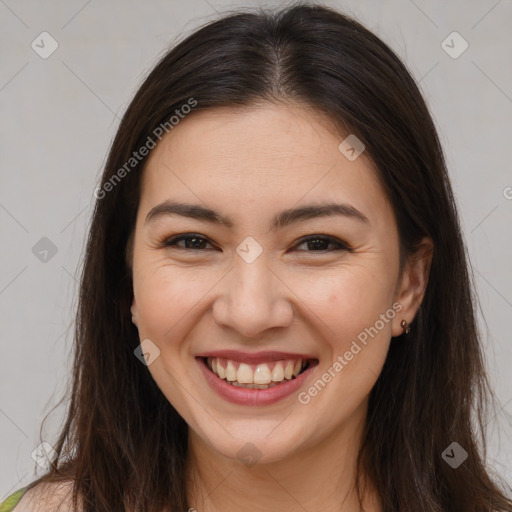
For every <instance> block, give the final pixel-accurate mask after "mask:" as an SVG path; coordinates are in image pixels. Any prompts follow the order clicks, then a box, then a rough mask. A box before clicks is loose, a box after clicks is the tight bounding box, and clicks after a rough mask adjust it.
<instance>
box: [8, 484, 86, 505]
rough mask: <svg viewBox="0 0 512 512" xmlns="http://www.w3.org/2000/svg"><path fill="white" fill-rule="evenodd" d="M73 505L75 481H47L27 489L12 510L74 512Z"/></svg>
mask: <svg viewBox="0 0 512 512" xmlns="http://www.w3.org/2000/svg"><path fill="white" fill-rule="evenodd" d="M72 505H73V482H60V483H50V484H49V483H45V484H39V485H36V486H35V487H33V488H32V489H29V490H28V491H26V492H25V493H24V494H23V497H22V498H21V500H20V501H19V502H18V504H17V505H16V506H15V507H14V508H13V509H11V510H12V512H72V510H73V506H72ZM79 510H80V509H79Z"/></svg>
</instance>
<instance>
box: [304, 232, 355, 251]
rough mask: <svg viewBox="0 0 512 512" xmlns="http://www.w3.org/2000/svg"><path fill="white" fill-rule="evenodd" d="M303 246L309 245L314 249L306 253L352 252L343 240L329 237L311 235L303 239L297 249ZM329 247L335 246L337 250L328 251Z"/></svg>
mask: <svg viewBox="0 0 512 512" xmlns="http://www.w3.org/2000/svg"><path fill="white" fill-rule="evenodd" d="M303 244H308V245H307V247H308V248H309V249H312V250H309V251H306V252H332V251H350V250H351V248H350V247H349V246H348V245H347V244H346V243H345V242H342V241H341V240H338V239H337V238H335V237H333V236H328V235H309V236H307V237H305V238H303V239H302V240H301V242H300V243H299V244H298V245H297V246H296V247H298V246H300V245H303ZM329 245H334V246H335V248H334V249H328V246H329Z"/></svg>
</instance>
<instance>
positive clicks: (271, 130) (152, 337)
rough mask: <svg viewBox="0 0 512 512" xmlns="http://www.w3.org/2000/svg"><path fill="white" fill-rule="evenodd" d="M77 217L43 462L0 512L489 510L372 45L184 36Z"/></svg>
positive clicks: (255, 23) (443, 248) (397, 106)
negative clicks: (78, 273) (62, 346)
mask: <svg viewBox="0 0 512 512" xmlns="http://www.w3.org/2000/svg"><path fill="white" fill-rule="evenodd" d="M95 197H96V200H97V201H96V207H95V211H94V216H93V222H92V225H91V228H90V235H89V239H88V244H87V252H86V256H85V265H84V269H83V274H82V280H81V290H80V303H79V309H78V316H77V326H76V356H75V364H74V373H73V377H74V379H73V388H72V397H71V401H70V404H69V411H68V416H67V421H66V423H65V425H64V427H63V429H62V432H61V436H60V438H59V441H58V443H57V445H56V446H55V449H56V451H57V453H58V457H57V459H56V460H54V461H53V463H52V467H51V469H50V470H49V471H48V473H47V474H46V475H44V476H43V477H42V478H39V479H38V480H36V481H34V482H32V483H31V484H30V486H28V487H27V488H24V489H22V490H20V494H21V495H22V496H23V497H22V499H21V501H20V502H19V504H18V505H17V506H16V507H15V509H14V510H16V511H17V510H29V511H31V510H37V507H36V502H40V503H43V504H44V507H46V508H44V507H43V509H44V510H54V509H55V508H56V504H58V503H60V502H61V501H63V508H62V509H61V510H73V505H76V506H77V507H78V508H77V510H83V511H95V512H100V511H121V510H130V511H139V510H140V511H145V512H162V511H164V510H167V511H184V510H191V511H192V510H197V511H199V512H213V511H228V512H230V511H235V510H236V511H245V510H247V511H249V510H250V511H268V510H276V511H277V510H279V511H281V510H308V511H317V510H322V511H334V510H343V511H347V512H348V511H359V510H365V511H367V512H376V511H385V512H388V511H408V512H409V511H411V510H415V511H421V512H427V511H428V512H432V511H451V512H453V511H464V512H468V511H475V512H476V511H479V512H480V511H482V512H483V511H489V510H499V511H511V510H512V502H511V501H510V499H508V498H507V497H506V496H505V494H504V491H503V490H502V489H500V487H499V486H498V484H497V483H495V482H494V481H493V479H492V478H491V476H490V475H489V473H488V470H487V468H486V466H485V462H484V458H483V455H482V454H481V453H480V451H479V441H480V438H479V436H478V435H477V433H475V429H474V423H472V414H473V413H475V414H476V416H475V417H476V418H477V419H478V420H479V423H478V422H477V423H478V424H479V425H480V427H481V430H480V434H481V435H482V436H483V434H484V432H483V428H482V425H483V424H484V417H485V416H484V415H485V406H486V405H487V404H488V403H490V400H491V398H492V394H491V393H490V391H489V389H488V386H487V381H486V377H485V372H484V366H483V363H482V355H481V347H480V344H479V335H478V333H477V329H476V323H475V314H474V304H473V299H472V295H471V282H470V278H469V275H468V263H467V260H466V254H465V248H464V244H463V239H462V236H461V231H460V227H459V220H458V216H457V211H456V207H455V203H454V199H453V194H452V189H451V186H450V183H449V179H448V175H447V171H446V167H445V163H444V158H443V153H442V149H441V147H440V144H439V140H438V136H437V134H436V130H435V128H434V125H433V122H432V119H431V117H430V115H429V112H428V110H427V108H426V106H425V103H424V101H423V99H422V97H421V94H420V92H419V90H418V88H417V86H416V84H415V82H414V80H413V79H412V77H411V76H410V74H409V73H408V71H407V70H406V68H405V67H404V65H403V64H402V63H401V62H400V60H399V58H398V57H397V56H396V55H395V54H394V53H393V51H392V50H391V49H390V48H389V47H387V46H386V45H385V44H384V43H383V42H382V41H381V40H380V39H378V38H377V37H376V36H375V35H373V34H372V33H370V32H369V31H368V30H367V29H365V28H364V27H363V26H361V25H360V24H359V23H357V22H356V21H354V20H352V19H350V18H347V17H346V16H344V15H342V14H340V13H337V12H335V11H334V10H331V9H329V8H326V7H321V6H315V5H297V6H294V7H290V8H287V9H283V10H282V11H280V12H277V13H269V12H266V13H265V12H262V13H258V14H252V13H242V14H233V15H230V16H226V17H224V18H222V19H220V20H218V21H216V22H213V23H210V24H208V25H206V26H204V27H203V28H201V29H199V30H197V31H196V32H195V33H194V34H192V35H191V36H190V37H188V38H187V39H186V40H184V41H183V42H181V43H180V44H178V45H177V46H176V47H175V48H173V49H172V50H171V51H170V52H169V53H168V54H167V55H165V56H164V57H163V59H162V60H161V61H160V62H159V63H158V65H157V66H156V67H155V69H154V70H153V71H152V73H151V74H150V75H149V76H148V77H147V79H146V80H145V82H144V83H143V85H142V86H141V88H140V90H139V91H138V92H137V94H136V96H135V98H134V100H133V101H132V103H131V105H130V106H129V108H128V110H127V112H126V114H125V116H124V118H123V120H122V122H121V125H120V127H119V130H118V133H117V136H116V138H115V140H114V143H113V146H112V149H111V151H110V155H109V158H108V161H107V164H106V168H105V172H104V174H103V177H102V182H101V185H100V186H99V187H98V188H97V189H96V191H95ZM18 498H19V496H14V498H13V501H16V500H17V499H18ZM71 498H73V499H74V500H75V503H74V504H73V503H72V499H71ZM39 506H41V505H39ZM11 508H12V505H11Z"/></svg>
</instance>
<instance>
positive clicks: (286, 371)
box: [284, 361, 294, 380]
mask: <svg viewBox="0 0 512 512" xmlns="http://www.w3.org/2000/svg"><path fill="white" fill-rule="evenodd" d="M293 367H294V365H293V363H292V362H291V361H288V363H286V368H285V369H284V378H285V379H288V380H290V379H291V378H292V375H293Z"/></svg>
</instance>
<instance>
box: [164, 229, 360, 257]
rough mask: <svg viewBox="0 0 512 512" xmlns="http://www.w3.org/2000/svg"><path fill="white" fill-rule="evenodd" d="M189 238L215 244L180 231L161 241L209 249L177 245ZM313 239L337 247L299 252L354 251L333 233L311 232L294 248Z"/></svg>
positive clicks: (207, 239)
mask: <svg viewBox="0 0 512 512" xmlns="http://www.w3.org/2000/svg"><path fill="white" fill-rule="evenodd" d="M187 238H200V239H202V240H205V241H206V242H207V243H208V244H210V245H212V246H214V244H213V242H211V241H210V240H209V238H208V237H207V236H204V235H201V234H200V233H180V234H177V235H172V236H170V237H167V238H165V239H164V240H163V241H162V242H161V244H160V245H161V246H163V247H177V248H179V249H183V250H187V251H195V252H203V251H205V250H207V249H189V248H187V247H182V246H177V245H176V244H177V243H178V242H181V241H182V240H186V239H187ZM313 240H323V241H325V242H327V243H329V244H332V245H335V246H337V248H336V249H327V250H319V251H307V250H306V251H303V250H299V252H304V253H308V252H309V253H320V254H325V253H330V252H336V251H342V250H343V251H347V252H352V251H353V248H352V247H351V246H350V245H349V244H348V243H347V242H345V241H344V240H341V239H339V238H337V237H335V236H332V235H324V234H320V233H319V234H311V235H306V236H303V237H301V238H299V239H298V240H297V241H296V242H295V244H294V246H293V247H294V248H295V247H297V246H299V245H302V244H304V243H306V242H309V241H313Z"/></svg>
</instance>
